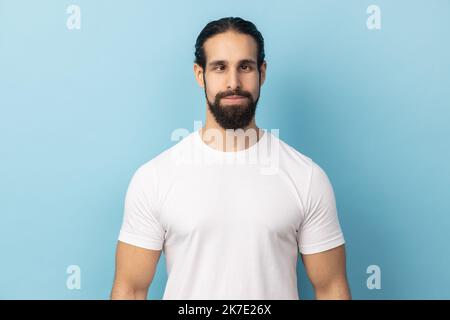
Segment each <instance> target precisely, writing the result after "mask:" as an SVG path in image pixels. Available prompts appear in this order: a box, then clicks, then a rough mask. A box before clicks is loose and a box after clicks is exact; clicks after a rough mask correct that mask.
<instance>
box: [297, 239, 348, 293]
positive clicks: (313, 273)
mask: <svg viewBox="0 0 450 320" xmlns="http://www.w3.org/2000/svg"><path fill="white" fill-rule="evenodd" d="M301 257H302V260H303V264H304V265H305V270H306V274H307V275H308V277H309V280H310V281H311V283H312V285H313V287H314V291H315V295H316V299H317V300H330V299H339V300H347V299H351V293H350V288H349V286H348V282H347V275H346V262H345V259H346V258H345V245H340V246H338V247H336V248H333V249H330V250H327V251H324V252H319V253H315V254H302V255H301Z"/></svg>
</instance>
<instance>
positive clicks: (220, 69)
mask: <svg viewBox="0 0 450 320" xmlns="http://www.w3.org/2000/svg"><path fill="white" fill-rule="evenodd" d="M223 69H225V66H224V65H219V66H216V67H215V70H216V71H222V70H223Z"/></svg>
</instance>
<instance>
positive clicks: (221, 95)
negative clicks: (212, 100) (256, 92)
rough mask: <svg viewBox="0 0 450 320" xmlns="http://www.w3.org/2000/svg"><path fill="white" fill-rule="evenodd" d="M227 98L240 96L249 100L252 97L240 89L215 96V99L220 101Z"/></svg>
mask: <svg viewBox="0 0 450 320" xmlns="http://www.w3.org/2000/svg"><path fill="white" fill-rule="evenodd" d="M229 96H242V97H246V98H250V99H251V98H252V95H251V94H250V92H247V91H243V90H241V89H237V90H233V91H223V92H220V93H218V94H217V95H216V98H217V99H222V98H225V97H229Z"/></svg>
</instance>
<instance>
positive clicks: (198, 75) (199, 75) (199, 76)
mask: <svg viewBox="0 0 450 320" xmlns="http://www.w3.org/2000/svg"><path fill="white" fill-rule="evenodd" d="M194 76H195V80H197V82H198V85H199V86H200V87H202V88H204V87H205V82H204V81H203V68H202V67H201V66H199V65H198V64H197V63H194Z"/></svg>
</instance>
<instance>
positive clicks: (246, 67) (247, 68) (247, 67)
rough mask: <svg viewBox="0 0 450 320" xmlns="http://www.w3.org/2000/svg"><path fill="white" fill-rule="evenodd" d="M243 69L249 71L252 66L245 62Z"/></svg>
mask: <svg viewBox="0 0 450 320" xmlns="http://www.w3.org/2000/svg"><path fill="white" fill-rule="evenodd" d="M241 69H242V70H244V71H249V70H250V66H248V65H246V64H244V65H242V66H241Z"/></svg>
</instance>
